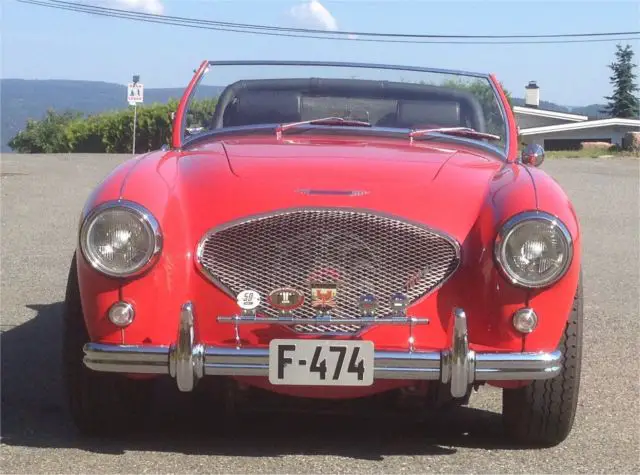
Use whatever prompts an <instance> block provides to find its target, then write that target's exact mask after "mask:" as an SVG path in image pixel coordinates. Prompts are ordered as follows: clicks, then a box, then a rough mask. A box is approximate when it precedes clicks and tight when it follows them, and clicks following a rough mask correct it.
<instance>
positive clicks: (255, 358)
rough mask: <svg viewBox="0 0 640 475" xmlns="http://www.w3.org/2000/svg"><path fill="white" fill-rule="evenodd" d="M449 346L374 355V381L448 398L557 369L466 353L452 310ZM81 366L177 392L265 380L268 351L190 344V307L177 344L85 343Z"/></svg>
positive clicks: (522, 358)
mask: <svg viewBox="0 0 640 475" xmlns="http://www.w3.org/2000/svg"><path fill="white" fill-rule="evenodd" d="M454 318H455V320H454V331H453V336H452V342H451V347H450V348H449V349H448V350H445V351H429V352H422V351H411V350H408V351H380V350H378V351H376V352H375V355H374V358H375V361H374V364H375V369H374V378H375V379H403V380H439V381H440V382H442V383H443V384H447V383H450V386H451V395H452V396H453V397H463V396H465V394H466V393H467V390H468V387H469V385H470V384H472V383H474V382H481V381H507V380H511V381H513V380H523V381H530V380H535V379H549V378H553V377H554V376H557V375H558V374H559V373H560V370H561V368H562V365H561V357H562V355H561V353H560V351H554V352H551V353H515V352H514V353H477V352H475V351H472V350H470V349H469V341H468V334H467V318H466V315H465V313H464V311H463V310H462V309H455V310H454ZM84 353H85V356H84V364H85V365H86V366H87V367H88V368H90V369H92V370H95V371H106V372H116V373H136V374H169V375H171V377H173V378H175V380H176V383H177V386H178V388H179V389H180V390H181V391H192V390H193V388H194V387H195V385H196V383H197V382H198V380H199V379H200V378H202V377H203V376H213V375H227V376H264V377H267V376H268V375H269V350H268V349H267V348H259V349H255V348H230V347H218V346H207V345H203V344H200V343H197V342H196V341H195V339H194V312H193V305H192V304H191V303H186V304H184V305H183V307H182V311H181V314H180V325H179V329H178V337H177V340H176V343H175V344H173V345H171V346H148V345H114V344H101V343H87V344H86V345H85V346H84Z"/></svg>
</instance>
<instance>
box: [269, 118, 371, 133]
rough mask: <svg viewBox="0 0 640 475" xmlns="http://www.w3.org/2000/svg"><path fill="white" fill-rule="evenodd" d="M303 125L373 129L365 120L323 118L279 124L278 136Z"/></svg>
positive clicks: (277, 128)
mask: <svg viewBox="0 0 640 475" xmlns="http://www.w3.org/2000/svg"><path fill="white" fill-rule="evenodd" d="M301 125H340V126H343V127H371V123H369V122H366V121H364V120H355V119H343V118H342V117H323V118H321V119H309V120H303V121H302V122H289V123H287V124H279V125H278V126H277V127H276V136H277V137H278V138H280V136H281V135H282V133H283V132H286V131H287V130H289V129H295V128H296V127H299V126H301Z"/></svg>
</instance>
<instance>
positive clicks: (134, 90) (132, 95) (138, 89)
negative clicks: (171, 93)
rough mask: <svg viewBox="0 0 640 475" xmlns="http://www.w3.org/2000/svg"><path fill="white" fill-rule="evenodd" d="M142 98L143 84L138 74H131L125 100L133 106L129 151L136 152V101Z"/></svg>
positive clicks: (138, 101) (140, 100)
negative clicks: (131, 144) (131, 136)
mask: <svg viewBox="0 0 640 475" xmlns="http://www.w3.org/2000/svg"><path fill="white" fill-rule="evenodd" d="M143 99H144V85H143V84H141V83H140V76H138V75H135V76H133V82H130V83H129V84H128V85H127V102H129V105H130V106H133V146H132V149H131V153H132V154H133V155H135V154H136V125H137V122H138V103H142V102H143Z"/></svg>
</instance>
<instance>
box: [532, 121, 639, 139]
mask: <svg viewBox="0 0 640 475" xmlns="http://www.w3.org/2000/svg"><path fill="white" fill-rule="evenodd" d="M611 126H618V127H629V128H631V129H638V131H639V132H640V120H639V119H619V118H613V119H599V120H587V121H583V122H573V123H569V124H558V125H546V126H544V127H530V128H528V129H520V135H536V134H548V133H554V132H566V131H568V130H581V129H595V128H601V127H611Z"/></svg>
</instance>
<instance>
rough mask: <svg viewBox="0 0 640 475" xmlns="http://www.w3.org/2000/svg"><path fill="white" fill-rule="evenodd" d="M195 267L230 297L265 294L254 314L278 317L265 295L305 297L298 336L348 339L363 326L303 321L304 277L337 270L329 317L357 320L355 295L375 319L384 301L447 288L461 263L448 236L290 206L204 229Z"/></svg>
mask: <svg viewBox="0 0 640 475" xmlns="http://www.w3.org/2000/svg"><path fill="white" fill-rule="evenodd" d="M196 263H197V265H198V267H199V269H200V270H201V272H202V273H203V274H204V275H205V276H207V277H208V278H209V279H210V280H211V281H212V282H213V283H214V284H215V285H216V286H218V287H219V288H220V289H222V290H223V291H224V292H226V293H227V294H229V295H230V296H231V297H232V298H234V299H235V297H236V295H237V294H238V293H239V292H240V291H242V290H246V289H253V290H256V291H258V292H259V293H260V295H261V296H262V297H263V303H262V304H261V306H260V307H259V308H258V314H262V315H264V316H268V317H278V315H279V313H278V311H277V310H276V309H274V308H272V307H270V306H269V305H268V304H267V303H266V302H264V298H265V297H266V296H267V295H268V294H269V293H270V292H271V291H273V290H274V289H277V288H281V287H294V288H296V289H299V290H301V291H302V292H304V294H305V302H304V305H303V306H302V307H300V308H298V309H296V310H295V312H294V316H295V317H299V318H300V320H301V322H300V325H296V326H294V327H292V328H293V329H294V330H295V331H297V332H299V333H306V334H309V333H322V334H345V333H347V334H348V333H355V332H358V331H359V330H361V327H358V326H351V325H330V324H313V323H305V319H309V318H313V317H314V316H315V311H314V310H313V309H312V308H311V301H310V300H311V299H310V297H311V296H310V282H309V277H310V276H311V275H313V274H314V273H318V272H321V271H326V272H327V273H328V274H329V275H335V273H336V272H337V274H338V276H339V278H338V279H337V284H338V291H337V297H336V303H337V305H336V308H335V309H333V310H332V311H331V315H333V316H335V317H339V318H358V317H359V316H360V310H359V306H358V300H359V298H360V297H361V296H362V295H363V294H365V293H371V294H373V295H375V296H376V297H377V298H378V300H379V302H380V308H379V314H380V315H384V314H387V313H389V312H390V311H391V309H390V307H389V298H390V297H391V295H392V294H393V293H394V292H405V293H407V295H408V296H409V300H410V305H411V304H414V303H416V302H417V301H418V300H419V299H421V298H423V297H425V296H426V295H428V294H429V293H431V292H433V291H434V290H436V289H437V288H439V287H440V286H442V285H443V284H444V282H445V281H446V280H448V279H449V278H450V277H451V276H452V275H453V274H454V273H455V271H456V270H457V268H458V266H459V264H460V246H459V244H458V242H457V241H456V240H455V239H453V238H452V237H450V236H448V235H446V234H444V233H441V232H439V231H435V230H432V229H430V228H428V227H426V226H424V225H422V224H419V223H413V222H409V221H406V220H404V219H402V218H398V217H396V216H392V215H387V214H382V213H379V212H373V211H370V210H360V209H353V208H293V209H286V210H281V211H277V212H273V213H268V214H262V215H254V216H248V217H245V218H242V219H240V220H236V221H232V222H228V223H225V224H223V225H221V226H218V227H216V228H213V229H211V230H209V231H208V232H207V233H206V234H205V235H204V236H203V237H202V239H201V240H200V242H199V243H198V247H197V250H196Z"/></svg>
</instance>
